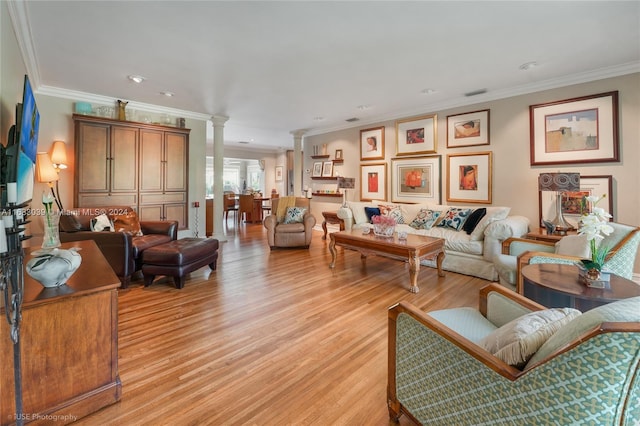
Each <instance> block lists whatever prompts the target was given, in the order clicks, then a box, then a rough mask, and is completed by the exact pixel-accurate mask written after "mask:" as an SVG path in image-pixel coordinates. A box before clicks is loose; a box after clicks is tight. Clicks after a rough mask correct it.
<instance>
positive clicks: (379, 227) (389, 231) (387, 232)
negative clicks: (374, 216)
mask: <svg viewBox="0 0 640 426" xmlns="http://www.w3.org/2000/svg"><path fill="white" fill-rule="evenodd" d="M395 229H396V226H395V225H388V224H386V223H374V224H373V233H374V234H375V235H377V236H378V237H393V231H394V230H395Z"/></svg>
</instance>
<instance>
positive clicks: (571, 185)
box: [538, 172, 580, 235]
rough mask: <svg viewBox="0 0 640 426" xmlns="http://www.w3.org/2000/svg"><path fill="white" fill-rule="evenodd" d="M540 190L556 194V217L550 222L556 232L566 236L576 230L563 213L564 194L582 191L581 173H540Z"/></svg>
mask: <svg viewBox="0 0 640 426" xmlns="http://www.w3.org/2000/svg"><path fill="white" fill-rule="evenodd" d="M538 190H539V191H555V192H556V206H555V208H556V217H555V219H554V220H553V221H551V222H550V224H551V225H552V226H553V227H554V229H555V231H554V232H555V233H557V234H560V235H565V234H566V233H567V231H570V230H572V229H575V228H574V227H573V226H572V225H571V224H570V223H568V222H567V221H566V220H565V218H564V215H563V213H562V194H563V193H564V192H567V191H579V190H580V173H559V172H558V173H540V176H539V177H538ZM542 219H543V218H542Z"/></svg>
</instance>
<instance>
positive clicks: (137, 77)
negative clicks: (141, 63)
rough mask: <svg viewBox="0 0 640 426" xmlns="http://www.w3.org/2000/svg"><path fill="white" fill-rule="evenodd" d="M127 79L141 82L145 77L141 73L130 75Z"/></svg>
mask: <svg viewBox="0 0 640 426" xmlns="http://www.w3.org/2000/svg"><path fill="white" fill-rule="evenodd" d="M129 80H131V81H133V82H134V83H142V82H143V81H145V80H146V78H144V77H143V76H141V75H130V76H129Z"/></svg>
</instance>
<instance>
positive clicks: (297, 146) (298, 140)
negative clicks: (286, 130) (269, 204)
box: [291, 129, 307, 197]
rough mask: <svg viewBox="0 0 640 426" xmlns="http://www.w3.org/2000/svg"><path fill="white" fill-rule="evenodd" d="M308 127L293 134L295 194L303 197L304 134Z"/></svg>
mask: <svg viewBox="0 0 640 426" xmlns="http://www.w3.org/2000/svg"><path fill="white" fill-rule="evenodd" d="M306 132H307V129H300V130H294V131H292V132H291V134H292V135H293V195H295V196H296V197H302V136H303V135H304V134H305V133H306Z"/></svg>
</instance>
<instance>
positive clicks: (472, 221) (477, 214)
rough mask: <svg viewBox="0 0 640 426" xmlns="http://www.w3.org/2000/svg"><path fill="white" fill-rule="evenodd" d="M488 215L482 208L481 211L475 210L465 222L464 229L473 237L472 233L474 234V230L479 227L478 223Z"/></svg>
mask: <svg viewBox="0 0 640 426" xmlns="http://www.w3.org/2000/svg"><path fill="white" fill-rule="evenodd" d="M486 214H487V209H486V208H484V207H482V208H480V209H475V210H474V211H473V212H472V213H471V214H470V215H469V217H468V218H467V220H465V221H464V225H462V229H463V230H464V231H465V232H466V233H467V234H468V235H471V233H472V232H473V230H474V229H476V226H478V223H480V220H481V219H482V218H483V217H484V216H485V215H486Z"/></svg>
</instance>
